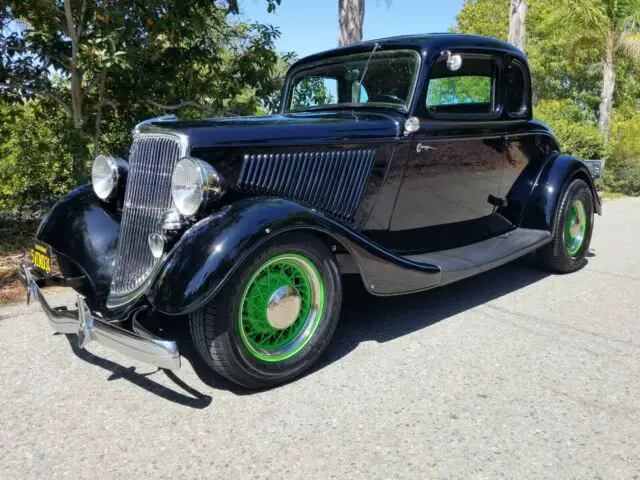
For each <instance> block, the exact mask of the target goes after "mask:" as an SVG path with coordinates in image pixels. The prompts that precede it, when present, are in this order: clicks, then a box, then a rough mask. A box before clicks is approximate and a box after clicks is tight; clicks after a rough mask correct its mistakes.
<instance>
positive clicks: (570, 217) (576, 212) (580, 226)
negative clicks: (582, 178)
mask: <svg viewBox="0 0 640 480" xmlns="http://www.w3.org/2000/svg"><path fill="white" fill-rule="evenodd" d="M586 232H587V209H586V208H585V205H584V203H583V201H582V200H580V199H575V200H574V201H573V202H572V203H571V206H570V207H569V211H568V212H567V222H566V226H565V245H566V247H567V253H568V254H569V256H570V257H575V256H576V255H577V254H578V252H580V249H581V248H582V245H583V243H584V239H585V234H586Z"/></svg>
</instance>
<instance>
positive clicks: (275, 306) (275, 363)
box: [189, 233, 342, 389]
mask: <svg viewBox="0 0 640 480" xmlns="http://www.w3.org/2000/svg"><path fill="white" fill-rule="evenodd" d="M341 304H342V284H341V277H340V272H339V269H338V265H337V263H336V261H335V259H334V257H333V255H332V254H331V252H330V251H329V249H328V248H327V247H326V246H325V245H324V243H322V242H321V241H320V240H318V239H317V238H316V237H314V236H312V235H309V234H304V233H293V234H284V235H280V236H278V237H276V238H275V239H274V240H273V241H271V242H269V243H268V244H266V245H265V246H263V247H261V248H259V249H258V251H256V252H255V253H254V254H252V255H251V256H250V258H248V259H247V260H246V261H245V262H244V263H243V265H242V266H241V267H240V268H239V269H238V270H237V271H236V272H235V274H234V275H233V277H232V278H231V279H230V280H229V282H228V283H227V284H226V285H225V286H224V288H223V289H222V291H221V292H220V293H219V294H218V295H217V296H216V297H215V298H214V299H213V300H212V301H211V302H210V303H209V304H208V305H206V306H205V307H204V308H202V309H200V310H198V311H196V312H194V313H193V314H191V316H190V321H189V325H190V329H191V335H192V338H193V341H194V343H195V346H196V350H197V351H198V353H199V354H200V356H201V357H202V358H203V359H204V361H205V362H206V363H207V364H208V365H209V366H210V367H211V368H212V369H213V370H215V371H216V372H217V373H219V374H220V375H222V376H224V377H226V378H228V379H229V380H231V381H233V382H235V383H237V384H239V385H242V386H244V387H247V388H254V389H256V388H266V387H272V386H275V385H278V384H281V383H284V382H287V381H289V380H291V379H293V378H295V377H297V376H299V375H300V374H302V373H303V372H304V371H305V370H307V369H308V368H309V367H311V365H313V363H314V362H315V361H316V360H317V359H318V358H319V357H320V355H321V354H322V352H323V351H324V349H325V348H326V347H327V345H328V344H329V341H330V339H331V337H332V336H333V332H334V331H335V328H336V325H337V323H338V318H339V316H340V307H341Z"/></svg>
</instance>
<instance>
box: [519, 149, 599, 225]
mask: <svg viewBox="0 0 640 480" xmlns="http://www.w3.org/2000/svg"><path fill="white" fill-rule="evenodd" d="M576 178H580V179H581V180H584V181H585V182H586V183H587V185H589V188H590V189H591V193H592V194H593V199H594V207H595V211H596V213H597V214H598V215H602V204H601V201H600V197H599V195H598V193H597V191H596V186H595V184H594V183H593V179H592V178H591V174H590V172H589V169H588V168H587V166H586V165H585V164H584V163H583V162H582V161H581V160H579V159H577V158H574V157H571V156H569V155H558V154H556V155H554V156H552V157H550V158H549V160H548V161H547V162H546V164H545V166H544V167H543V169H542V171H541V172H540V175H539V176H538V179H537V181H536V183H535V185H534V187H533V190H532V192H531V196H530V199H529V202H528V205H527V207H526V209H525V211H524V213H523V217H522V222H521V226H522V227H523V228H532V229H538V230H547V231H549V232H552V233H553V219H554V218H555V214H556V209H557V207H558V204H559V202H560V199H561V197H562V193H563V192H564V190H565V188H566V187H567V186H568V185H569V182H571V181H572V180H574V179H576Z"/></svg>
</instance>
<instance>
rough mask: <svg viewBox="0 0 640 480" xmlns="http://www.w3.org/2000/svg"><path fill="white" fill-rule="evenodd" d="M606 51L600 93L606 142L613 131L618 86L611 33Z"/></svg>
mask: <svg viewBox="0 0 640 480" xmlns="http://www.w3.org/2000/svg"><path fill="white" fill-rule="evenodd" d="M606 48H607V50H606V52H605V60H604V73H603V75H602V94H601V95H600V118H599V121H598V125H599V126H600V133H601V134H602V137H603V138H604V141H605V143H606V142H608V141H609V134H610V133H611V111H612V110H613V92H614V90H615V87H616V64H615V56H614V49H615V41H614V36H613V35H610V36H609V38H608V39H607V47H606Z"/></svg>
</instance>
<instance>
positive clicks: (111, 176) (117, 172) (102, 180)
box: [91, 154, 129, 200]
mask: <svg viewBox="0 0 640 480" xmlns="http://www.w3.org/2000/svg"><path fill="white" fill-rule="evenodd" d="M128 166H129V165H128V164H127V162H125V161H124V160H122V159H121V158H116V157H112V156H111V155H104V154H100V155H98V156H97V157H96V158H95V160H94V161H93V167H92V169H91V183H93V191H94V192H95V194H96V195H97V197H98V198H100V199H101V200H109V199H110V198H111V197H112V196H113V194H114V193H115V192H116V190H117V188H118V185H124V182H125V181H126V179H127V171H128Z"/></svg>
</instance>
